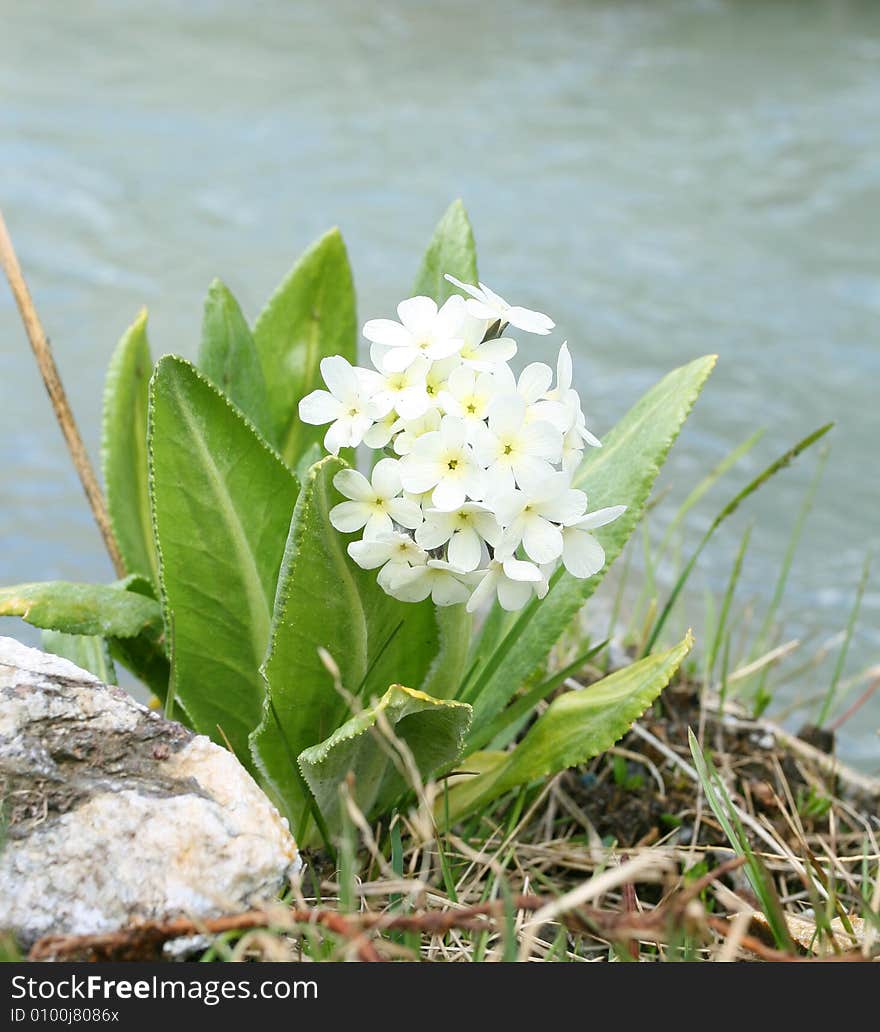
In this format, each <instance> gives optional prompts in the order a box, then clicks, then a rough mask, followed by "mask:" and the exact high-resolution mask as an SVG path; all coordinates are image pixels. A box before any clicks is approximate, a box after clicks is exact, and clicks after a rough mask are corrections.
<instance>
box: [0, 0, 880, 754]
mask: <svg viewBox="0 0 880 1032" xmlns="http://www.w3.org/2000/svg"><path fill="white" fill-rule="evenodd" d="M878 62H880V5H878V4H876V3H873V2H871V0H865V2H861V3H860V2H855V0H851V2H846V0H838V2H834V0H822V2H810V0H800V2H794V0H791V2H783V0H777V2H771V0H765V2H762V3H751V2H747V0H741V2H734V0H730V2H689V0H688V2H686V0H679V2H675V0H668V2H663V3H658V2H655V0H651V2H648V0H642V2H639V0H627V2H624V0H615V2H609V3H598V2H587V0H583V2H562V0H541V2H535V0H531V2H525V0H514V2H511V0H505V2H501V0H483V2H481V3H479V4H474V3H465V2H463V0H445V2H443V3H436V2H435V3H414V2H412V0H409V2H403V0H387V2H385V3H383V4H382V5H376V4H365V3H362V2H354V0H332V2H325V3H320V4H318V3H284V2H280V0H279V2H268V0H263V2H251V3H249V4H227V3H221V2H211V0H200V2H192V3H188V4H172V3H161V2H158V3H154V4H150V5H146V6H145V5H143V4H136V3H133V2H128V0H114V2H109V0H91V2H87V0H83V2H80V3H77V4H69V3H63V2H45V0H30V2H29V3H27V4H21V3H19V2H16V0H0V203H2V206H3V209H4V211H5V212H6V214H7V219H8V222H9V224H10V228H11V231H12V234H13V237H14V239H15V240H16V242H17V245H18V247H19V250H20V254H21V259H22V261H23V263H24V266H25V268H26V271H27V273H28V276H29V278H30V282H31V285H32V289H33V292H34V295H35V298H36V301H37V303H38V305H39V308H40V311H41V313H42V316H43V319H44V321H45V324H46V326H47V329H48V332H49V333H50V335H51V337H52V339H53V341H54V343H55V347H56V349H57V354H58V360H59V364H60V366H61V369H62V373H63V374H64V377H65V380H66V383H67V386H68V390H69V393H70V395H71V398H72V401H73V404H74V406H75V409H76V412H77V414H78V416H79V419H80V421H81V423H82V428H83V432H84V434H85V437H86V440H87V442H88V445H89V447H90V449H91V451H92V453H93V454H94V455H97V452H98V441H99V417H100V412H99V407H100V384H101V381H102V377H103V371H104V367H105V364H106V362H107V359H108V357H109V355H110V353H111V350H112V348H113V346H114V343H115V341H116V339H117V338H118V336H119V334H120V333H121V331H122V330H123V329H124V328H125V326H126V325H127V324H128V323H129V322H130V321H131V319H132V318H133V317H134V315H135V313H136V312H137V310H138V308H139V307H140V306H141V305H143V304H146V305H147V306H148V308H149V310H150V332H151V338H152V343H153V348H154V351H155V352H156V353H161V352H163V351H178V352H181V353H183V354H185V355H188V356H194V354H195V351H196V348H197V342H198V335H199V322H200V313H201V302H202V298H203V295H204V291H205V289H206V287H207V284H208V283H209V281H210V280H211V278H212V277H214V276H215V275H220V276H222V277H223V278H224V279H225V280H226V281H227V282H228V283H229V284H230V285H231V286H232V288H233V289H234V290H235V292H236V293H237V295H238V296H239V298H240V300H241V302H242V304H243V306H244V308H245V310H246V311H247V312H249V313H250V314H251V315H254V314H256V312H257V311H258V310H259V307H260V305H261V304H262V301H263V299H264V298H265V296H266V295H267V294H268V293H269V291H270V290H271V289H272V288H273V287H274V285H275V283H276V282H277V281H278V280H279V279H280V277H281V275H282V274H283V273H284V272H285V270H286V269H287V268H288V267H289V265H290V264H291V262H292V260H293V259H294V257H295V256H296V255H297V254H298V253H299V252H300V251H301V250H302V249H303V248H304V247H305V246H306V245H307V244H308V243H309V241H310V240H311V239H313V238H314V237H316V236H317V235H318V234H320V233H321V232H323V231H324V230H325V229H326V228H327V227H328V226H330V225H333V224H337V223H338V224H339V225H340V226H341V227H342V229H343V232H344V234H345V237H346V240H347V242H348V245H349V248H350V251H351V256H352V261H353V265H354V269H355V275H356V283H357V288H358V294H359V305H360V313H361V316H362V318H368V317H371V316H376V315H382V314H387V313H388V312H389V311H390V309H391V306H392V305H393V303H394V301H395V300H396V299H397V298H398V297H399V296H401V295H402V294H403V293H405V292H406V290H407V288H408V286H409V284H410V282H411V279H412V274H413V272H414V269H415V266H416V264H417V259H418V255H419V253H420V251H421V249H422V247H423V245H424V243H425V241H426V239H427V237H428V235H429V233H430V230H431V226H432V224H433V222H434V220H435V219H436V217H437V216H438V215H439V214H440V212H441V211H442V210H443V208H444V207H445V205H446V204H447V202H448V201H449V200H450V199H451V198H452V197H453V196H458V195H460V196H462V197H463V198H464V199H465V201H466V203H467V205H468V207H469V209H470V212H471V215H472V218H473V221H474V223H475V227H476V232H477V237H478V244H479V248H480V254H481V261H482V264H481V271H482V275H483V278H484V279H486V280H487V281H488V282H489V283H490V284H492V285H494V286H495V287H496V289H498V290H499V291H500V292H501V293H503V294H505V295H509V296H511V297H512V298H515V299H516V300H518V301H521V303H523V304H527V305H530V306H532V307H537V308H541V309H543V310H546V311H549V312H550V313H551V314H553V315H554V317H555V318H556V320H557V323H558V325H559V330H560V334H561V335H564V336H567V337H568V339H569V341H570V342H571V343H572V346H573V348H574V349H575V350H576V353H577V358H578V365H577V377H578V381H579V386H580V387H581V388H582V390H583V393H584V394H585V396H586V398H587V399H588V404H589V409H590V412H591V417H592V423H593V425H594V427H595V428H596V429H597V430H598V431H599V432H602V431H604V430H606V429H607V428H608V427H609V426H610V425H611V424H612V423H613V422H614V420H615V419H616V418H618V417H619V416H620V415H621V414H622V412H623V411H624V410H625V409H626V408H627V407H628V406H629V405H630V404H631V403H632V402H633V401H634V400H635V399H636V398H637V397H638V395H639V394H640V393H641V392H642V391H643V390H644V389H646V388H647V387H648V386H649V385H650V384H651V383H652V382H653V381H655V380H656V379H657V378H658V377H659V376H660V375H661V374H663V373H664V372H665V371H667V370H668V369H669V368H670V367H672V366H673V365H675V364H678V363H680V362H683V361H686V360H688V359H690V358H693V357H695V356H697V355H700V354H703V353H705V352H709V351H712V352H717V353H718V354H719V355H720V362H719V366H718V370H717V373H716V374H715V376H714V377H713V379H712V381H711V384H710V386H709V388H708V389H707V391H706V394H705V396H704V398H703V400H702V401H701V402H700V404H699V406H698V409H697V410H696V412H695V414H694V416H693V420H692V422H691V423H690V424H689V426H688V429H687V431H686V433H685V435H684V436H683V437H682V439H681V441H680V443H679V445H678V447H677V450H676V452H675V453H674V457H673V459H672V461H671V465H670V469H669V471H668V473H667V475H666V476H665V485H666V486H667V487H668V488H669V489H670V491H671V493H672V498H679V499H680V498H682V497H683V496H684V494H685V493H686V492H687V490H688V489H689V487H690V486H691V485H692V484H693V482H694V480H695V478H698V477H699V476H700V475H702V473H703V472H704V471H705V470H707V469H708V468H709V467H710V466H711V465H712V464H713V463H715V462H716V461H718V460H719V459H720V458H721V457H722V456H723V455H724V454H725V453H726V452H727V451H728V450H729V449H730V448H731V447H732V446H733V445H734V444H735V443H736V442H738V441H739V440H742V439H743V438H744V437H746V436H747V435H748V434H749V433H750V432H751V431H752V430H753V429H754V428H755V427H758V426H765V427H767V429H768V432H767V434H766V436H765V438H764V440H763V441H762V443H761V444H760V446H759V447H758V448H757V449H755V451H754V452H753V453H752V455H751V456H750V457H749V458H748V459H747V460H746V461H745V462H744V463H743V464H742V467H741V469H740V470H739V471H738V473H737V474H736V475H735V476H734V477H733V478H732V479H731V480H730V482H729V488H721V489H719V491H718V492H717V493H716V494H714V495H713V496H712V498H710V499H707V500H706V502H705V504H704V505H702V506H700V507H699V508H698V509H697V510H695V511H694V512H693V513H692V514H691V517H690V520H689V523H688V533H689V540H691V541H693V540H694V538H695V535H696V534H697V533H699V532H700V531H701V530H702V529H704V528H705V526H706V525H707V524H708V522H709V520H710V519H711V517H712V515H713V512H714V509H715V507H717V506H718V505H720V504H721V502H722V501H723V498H724V496H725V494H726V493H727V492H728V491H732V490H733V489H734V488H735V486H738V485H741V484H743V483H745V481H746V479H747V478H748V477H749V476H750V475H754V474H755V473H756V472H757V471H758V469H760V468H761V466H762V465H763V464H766V463H767V462H769V461H770V459H772V458H773V457H774V456H775V455H776V454H777V453H778V452H780V451H781V450H782V449H783V448H784V447H785V446H786V445H787V444H790V443H792V442H793V441H795V440H797V439H798V438H800V437H802V436H803V435H804V434H806V433H807V432H808V431H809V430H811V429H813V428H814V427H816V426H818V425H819V424H821V423H822V422H824V421H827V420H830V419H834V420H837V424H838V425H837V428H836V429H835V431H834V435H833V453H832V457H831V460H830V462H829V465H828V469H827V473H826V476H825V481H824V486H823V490H822V493H821V495H820V497H819V499H818V501H817V504H816V506H815V509H814V512H813V514H812V517H811V520H810V523H809V525H808V529H807V532H806V534H805V536H804V539H803V542H802V545H801V548H800V550H799V553H798V557H797V562H796V566H795V569H794V571H793V574H792V577H791V581H790V585H789V590H788V592H787V595H786V599H785V612H786V616H787V619H788V621H789V627H790V631H791V633H792V634H795V633H797V634H802V635H804V636H805V638H807V640H808V641H809V642H810V643H811V647H815V646H816V645H818V643H819V642H821V641H822V640H824V639H826V638H828V637H830V636H831V635H833V634H834V633H836V632H837V631H839V630H840V628H841V627H842V626H844V624H845V623H846V619H847V614H848V609H849V606H850V604H851V599H852V596H853V591H854V586H855V584H856V582H857V580H858V575H859V568H860V566H861V563H862V560H863V557H864V555H865V552H866V551H867V550H868V549H869V548H871V547H873V548H874V550H875V551H880V550H878V548H877V546H878V545H880V529H878V517H877V510H878V505H877V503H878V492H877V479H878V470H877V465H878V464H877V457H876V452H877V442H878V431H880V415H878V404H877V388H878V374H880V347H878V325H880V320H878V317H880V286H878V278H877V275H878V253H877V239H878V228H880V224H878V210H880V147H878V142H877V112H878V110H880V78H878ZM560 339H561V338H560ZM546 347H547V345H546V343H545V342H544V341H543V340H540V341H539V340H534V341H532V342H530V344H529V347H528V348H527V349H525V351H526V355H525V357H527V358H530V359H531V358H537V357H541V356H544V355H545V354H546V350H545V349H546ZM0 463H2V470H3V475H2V480H0V512H2V520H3V537H2V551H0V581H2V582H6V583H9V582H15V581H20V580H32V579H48V578H72V579H82V580H92V579H101V578H107V577H109V576H110V573H111V571H110V567H109V564H108V562H107V560H106V559H105V557H104V555H103V553H102V550H101V546H100V542H99V539H98V536H97V533H96V532H95V530H94V528H93V526H92V524H91V521H90V517H89V514H88V512H87V509H86V507H85V504H84V503H83V500H82V498H81V493H80V489H79V486H78V483H77V481H76V480H75V478H74V476H73V475H72V473H71V471H70V469H69V466H68V461H67V458H66V455H65V452H64V449H63V446H62V443H61V439H60V435H59V433H58V430H57V428H56V427H55V425H54V423H53V420H52V416H51V412H50V409H49V406H48V403H47V401H46V398H45V396H44V393H43V389H42V385H41V383H40V381H39V378H38V376H37V373H36V371H35V369H34V367H33V362H32V359H31V357H30V354H29V352H28V349H27V346H26V344H25V342H24V338H23V336H22V333H21V330H20V327H19V324H18V321H17V315H16V313H15V310H14V308H13V305H12V302H11V300H10V298H9V296H8V294H7V292H6V291H5V289H4V290H2V291H0ZM811 472H812V460H809V461H805V462H802V463H801V464H799V465H798V466H797V467H795V468H792V469H791V470H789V471H787V472H786V473H785V474H784V475H783V476H781V477H780V478H779V479H778V481H777V482H776V483H775V484H774V485H773V486H772V487H770V488H768V489H767V491H766V493H764V494H763V495H762V496H760V497H758V498H756V499H755V500H754V502H753V503H750V505H749V508H748V512H747V513H743V514H742V517H741V518H740V516H737V518H736V519H735V520H733V521H731V523H730V525H729V526H726V527H725V528H724V529H723V530H722V532H721V533H720V534H719V535H718V538H717V541H716V543H715V544H714V545H713V547H712V549H711V551H710V553H709V554H707V555H706V557H705V561H704V562H701V566H700V568H699V571H698V574H697V575H696V576H695V578H694V581H693V592H692V595H691V604H692V606H693V609H694V612H695V615H694V623H695V624H699V622H700V619H701V616H700V614H701V612H702V608H703V603H702V592H703V591H704V590H705V589H712V590H715V591H716V592H717V591H720V590H722V589H723V585H724V581H725V578H726V574H727V571H728V569H729V565H730V561H731V556H732V554H733V553H734V551H735V549H736V545H737V542H738V539H739V535H740V533H741V532H742V528H743V525H744V522H743V521H744V520H746V519H752V520H754V523H755V529H754V534H753V544H752V548H751V553H750V556H749V561H748V563H747V567H746V569H745V572H744V581H743V588H742V599H743V600H746V599H754V600H755V603H756V605H757V607H758V611H759V612H760V606H761V605H762V604H766V600H767V598H768V597H769V596H770V594H771V592H772V584H773V580H774V578H775V576H776V572H777V569H778V566H779V562H780V558H781V554H782V552H783V550H784V547H785V542H786V541H787V539H788V535H789V532H790V528H791V525H792V522H793V520H794V518H795V514H796V511H797V508H798V506H799V504H800V499H801V497H802V494H803V491H804V489H805V486H806V484H807V482H808V480H809V477H810V475H811ZM671 511H672V504H671V501H670V502H666V503H664V505H663V506H660V507H659V509H658V512H657V522H658V524H661V525H662V523H663V521H664V519H666V518H668V516H669V514H670V513H671ZM876 583H877V582H876V580H875V581H874V584H873V585H872V586H871V587H870V588H869V591H868V594H867V596H866V600H865V606H864V614H863V618H862V621H861V623H860V626H859V629H858V631H857V633H856V637H855V640H854V644H853V649H852V654H851V658H850V663H849V664H848V668H847V674H848V675H854V674H857V673H858V672H859V671H860V670H861V669H863V668H864V667H866V666H867V665H868V664H869V663H872V662H877V661H878V659H880V631H878V623H880V619H878V617H880V592H878V590H877V587H876ZM9 627H10V628H12V627H13V624H12V623H10V624H9ZM15 633H16V634H19V633H20V634H21V635H22V637H24V638H27V640H33V637H32V636H31V637H29V634H30V632H29V631H28V630H27V629H25V628H24V627H23V625H18V626H15ZM830 662H831V660H829V661H828V662H826V663H825V665H824V666H822V667H820V668H818V669H817V670H816V671H814V672H811V673H810V675H809V676H808V677H807V678H806V679H803V680H802V683H801V685H800V689H799V690H801V691H802V692H804V693H805V694H814V693H816V692H821V690H822V689H823V687H824V686H825V685H827V683H828V679H829V678H830V673H831V667H830ZM878 723H880V699H877V700H875V701H874V703H873V704H872V705H871V707H870V710H869V711H867V715H865V713H863V714H862V717H861V718H860V719H858V720H855V721H853V722H852V724H851V725H849V726H848V728H847V732H848V733H847V734H846V736H845V738H844V741H843V748H844V749H845V751H846V752H847V754H848V755H849V756H850V757H851V758H853V759H855V760H856V761H857V762H859V763H862V764H863V765H865V766H867V767H868V768H870V769H876V768H877V766H878V761H877V758H876V757H877V751H878V744H880V743H878V739H877V726H878Z"/></svg>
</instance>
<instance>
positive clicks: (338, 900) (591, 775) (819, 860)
mask: <svg viewBox="0 0 880 1032" xmlns="http://www.w3.org/2000/svg"><path fill="white" fill-rule="evenodd" d="M689 726H692V727H694V728H697V727H700V728H702V736H703V740H704V741H705V743H706V744H708V745H709V746H710V747H711V748H712V749H713V752H714V755H715V762H716V765H717V767H718V769H719V770H720V772H721V773H722V777H723V779H724V782H725V784H726V787H727V789H728V792H729V794H730V797H731V799H732V801H733V804H734V806H735V808H736V812H737V814H738V816H739V818H740V821H741V823H742V825H743V827H744V828H745V830H746V834H747V836H748V839H749V842H750V844H751V846H752V849H753V850H754V851H755V854H756V855H757V857H758V858H759V860H760V861H761V863H762V864H763V865H764V867H765V868H766V870H767V872H768V873H769V875H770V879H771V881H772V885H773V888H774V890H775V893H776V895H777V897H778V900H779V903H780V905H781V907H782V908H783V910H784V913H785V915H786V920H787V924H788V928H789V931H790V934H791V938H792V940H793V943H792V946H791V947H789V948H787V949H785V950H782V949H780V946H779V944H778V943H774V940H773V937H772V935H771V932H770V929H769V926H768V921H767V919H766V917H765V916H764V915H763V914H762V913H761V910H760V907H759V904H758V901H757V899H756V898H755V896H754V895H753V894H752V892H751V888H750V886H749V883H748V881H747V880H746V877H745V874H744V869H743V867H742V862H741V860H739V859H737V857H736V854H735V853H734V851H733V849H732V848H731V844H730V842H729V841H728V840H727V838H726V836H725V835H724V832H723V830H722V828H721V827H720V826H719V824H718V822H717V821H716V820H715V817H714V816H713V813H712V811H711V810H710V808H709V806H708V805H707V803H706V799H705V798H704V796H703V792H702V788H701V785H700V782H699V780H698V778H697V774H696V771H695V770H694V767H693V764H692V762H691V756H690V753H689V750H688V746H687V728H688V727H689ZM343 792H344V793H345V794H346V795H347V794H348V793H347V790H346V788H345V786H343ZM438 798H439V799H440V800H441V802H442V787H440V786H436V785H429V786H423V788H422V791H421V792H420V793H419V795H418V799H419V802H418V804H417V805H415V806H414V808H413V809H412V810H411V811H410V812H408V813H406V814H398V815H397V816H395V818H394V819H393V821H392V822H391V826H390V827H389V826H383V825H379V826H375V827H371V826H370V825H369V824H368V823H367V822H366V821H365V820H364V819H363V817H362V815H361V814H360V813H359V812H358V811H357V809H356V808H355V807H354V805H353V804H352V802H351V799H350V797H349V798H348V812H349V815H350V817H351V823H350V828H349V831H350V834H349V835H348V838H347V840H346V841H344V842H343V843H342V844H341V848H340V850H339V853H338V855H337V857H336V859H335V860H333V859H331V858H330V857H329V856H328V855H327V854H322V853H317V852H316V853H311V854H309V855H307V857H306V860H307V866H306V870H305V872H304V876H303V878H302V880H301V881H300V883H299V884H298V885H296V886H294V887H293V890H292V892H291V894H290V896H289V898H288V899H286V900H285V901H284V903H283V904H275V905H273V906H272V907H271V908H269V909H266V910H261V911H254V912H251V913H250V914H247V915H236V916H231V917H229V918H224V919H222V920H221V921H219V922H216V921H215V922H208V923H203V924H198V923H193V924H191V923H188V922H175V923H174V924H173V925H165V926H161V925H160V926H144V927H142V928H140V929H135V930H128V931H125V932H120V933H115V934H114V935H111V936H103V937H99V938H98V939H93V940H54V941H50V942H43V943H41V944H38V945H37V947H35V950H34V954H33V955H34V956H39V957H50V956H55V957H60V956H65V957H74V956H76V957H80V956H90V957H93V958H100V959H113V958H120V957H126V958H131V957H146V956H155V955H157V953H158V952H159V951H161V948H162V946H163V944H164V943H166V942H167V941H170V940H173V939H174V938H179V937H180V936H181V935H184V934H194V933H195V934H199V933H201V934H207V935H208V936H209V937H210V938H209V943H210V944H209V945H208V943H206V942H204V941H203V942H202V945H201V947H200V949H201V950H202V951H204V949H205V946H206V945H207V947H208V948H207V951H206V952H203V953H202V955H203V956H204V957H205V958H206V959H212V958H213V959H218V960H266V961H278V960H286V961H305V962H309V961H326V960H346V959H356V960H366V961H378V960H386V961H391V960H400V961H418V960H420V961H428V962H492V961H502V960H520V961H540V960H544V961H572V962H579V963H586V962H591V961H620V960H639V961H669V960H682V959H685V960H707V961H733V960H741V959H752V960H764V961H789V960H808V959H813V958H825V959H833V958H839V959H842V960H870V959H877V958H878V957H880V934H878V933H880V921H878V913H880V877H878V872H880V845H878V833H880V819H878V818H880V782H878V783H875V782H873V781H872V780H871V779H868V778H865V777H863V776H860V775H858V774H856V773H855V772H852V771H848V770H847V769H846V768H844V767H843V766H842V765H841V764H839V763H838V762H837V761H836V760H835V759H834V758H833V757H831V756H829V755H827V754H826V753H823V752H822V751H821V750H819V749H817V748H816V747H815V746H813V745H811V744H809V743H808V742H804V741H801V740H800V739H796V738H793V737H792V736H790V735H788V734H786V733H785V732H783V731H781V730H780V729H779V728H777V727H775V726H774V725H772V724H769V723H767V722H766V721H755V720H751V719H749V718H747V717H746V716H745V715H744V714H742V713H731V712H730V707H729V706H728V711H727V713H726V714H725V715H724V716H721V715H719V713H718V710H717V706H715V705H713V704H709V705H707V704H705V701H704V702H703V704H701V702H700V697H699V694H698V693H697V692H696V691H695V689H694V688H693V686H692V685H691V684H690V683H688V682H687V680H686V679H684V678H682V680H681V681H680V682H679V683H678V684H676V685H673V686H671V687H670V688H669V689H668V690H667V692H666V693H665V695H664V697H663V702H662V705H661V704H658V706H657V707H655V709H654V710H653V711H651V712H650V713H648V714H646V716H645V717H644V718H643V719H642V720H641V721H639V722H638V724H636V725H635V726H634V728H633V729H632V731H631V732H630V733H629V734H628V735H627V737H626V738H625V739H624V740H623V741H622V742H621V743H620V744H619V745H618V746H617V747H616V748H614V749H612V750H611V751H610V752H609V753H607V754H605V755H604V756H602V757H598V758H597V759H596V760H594V761H593V762H592V763H591V764H589V765H588V766H586V767H584V768H582V769H580V770H575V771H568V772H565V773H563V774H560V775H558V776H557V777H555V778H552V779H550V780H548V781H547V782H546V783H544V784H542V785H533V786H530V787H528V788H526V789H523V790H522V791H520V792H519V793H517V794H515V795H512V796H510V797H508V798H507V799H505V800H503V801H502V802H501V804H500V805H499V806H498V807H497V808H495V809H494V810H493V811H492V812H491V813H487V814H484V815H482V816H481V817H479V818H476V819H473V820H471V821H470V822H468V823H466V824H465V825H464V826H462V827H459V828H456V829H454V830H453V831H452V832H450V833H449V834H444V835H442V836H438V835H437V834H436V832H435V830H434V823H433V820H432V819H431V816H430V814H431V812H432V807H433V805H434V804H435V802H436V800H437V799H438Z"/></svg>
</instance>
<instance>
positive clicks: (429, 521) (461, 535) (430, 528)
mask: <svg viewBox="0 0 880 1032" xmlns="http://www.w3.org/2000/svg"><path fill="white" fill-rule="evenodd" d="M500 538H501V528H500V527H499V526H498V522H497V520H496V519H495V516H494V514H493V513H492V510H491V509H488V508H486V506H485V505H478V504H477V503H476V502H468V503H467V504H466V505H462V506H461V507H460V508H458V509H456V510H455V511H454V512H442V511H441V510H440V509H428V510H427V511H426V512H425V522H424V523H423V524H422V525H421V526H420V527H419V528H418V530H417V531H416V541H417V542H418V543H419V544H420V545H421V546H422V548H428V549H431V548H439V547H440V546H441V545H445V544H447V543H448V545H449V547H448V549H447V556H448V558H449V562H450V563H452V565H453V566H455V567H456V568H457V569H459V570H463V571H464V572H465V573H470V571H471V570H475V569H476V568H477V567H478V566H479V565H480V560H481V559H482V558H483V541H487V542H488V543H489V544H490V545H492V546H493V547H494V546H495V545H497V544H498V541H499V540H500Z"/></svg>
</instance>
